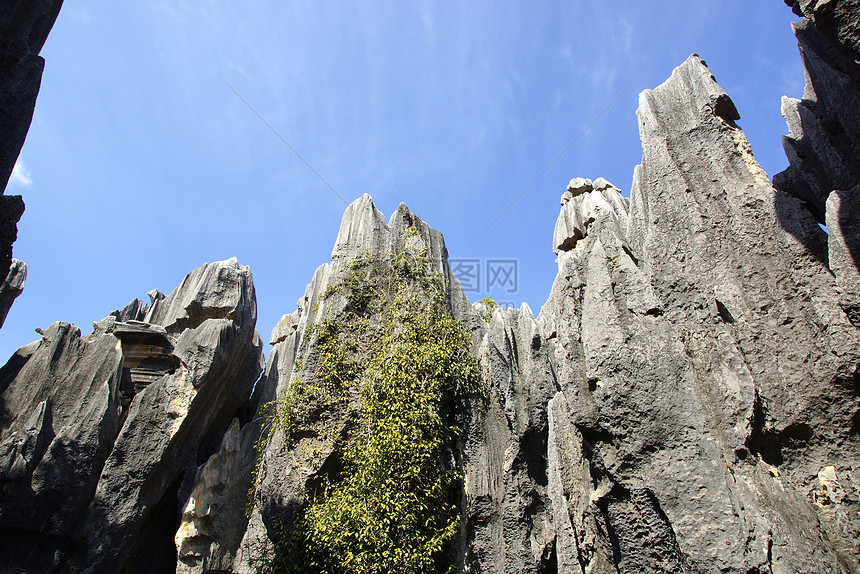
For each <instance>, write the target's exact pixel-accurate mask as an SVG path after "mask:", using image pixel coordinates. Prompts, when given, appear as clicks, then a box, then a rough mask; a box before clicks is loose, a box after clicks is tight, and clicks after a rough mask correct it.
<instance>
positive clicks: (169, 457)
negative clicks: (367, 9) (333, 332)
mask: <svg viewBox="0 0 860 574" xmlns="http://www.w3.org/2000/svg"><path fill="white" fill-rule="evenodd" d="M788 4H789V5H791V6H792V8H793V9H794V10H795V12H796V13H797V14H798V15H803V16H804V17H805V19H804V21H803V22H801V23H799V24H796V25H795V27H794V28H795V33H796V35H797V38H798V42H799V47H800V52H801V56H802V58H803V63H804V66H805V68H806V73H807V82H806V91H805V94H804V98H803V99H801V100H793V99H788V98H786V99H784V100H783V104H782V109H783V114H784V116H785V118H786V122H787V124H788V132H789V134H788V135H787V136H785V138H784V146H785V149H786V153H787V154H788V157H789V160H790V166H789V168H788V169H787V170H786V171H784V172H782V173H780V174H777V175H776V176H774V178H773V180H772V181H771V179H770V178H769V177H768V175H767V174H766V173H765V172H764V171H763V170H762V168H761V167H760V166H759V164H758V163H757V162H756V160H755V157H754V156H753V153H752V150H751V149H750V145H749V142H748V141H747V139H746V137H745V135H744V133H743V131H742V130H741V129H740V128H739V127H738V125H737V124H736V122H737V121H738V120H739V119H740V114H739V112H738V110H737V109H736V108H735V105H734V104H733V102H732V100H731V99H730V97H729V95H728V94H727V93H726V92H725V91H723V89H722V88H721V87H720V86H719V84H718V83H717V81H716V79H715V78H714V76H713V75H712V72H711V71H710V70H709V69H708V67H707V65H706V64H705V62H704V61H703V60H702V59H701V58H699V57H698V56H697V55H692V56H690V58H688V59H687V61H685V62H684V63H683V64H681V65H680V66H679V67H678V68H676V69H675V70H674V71H673V73H672V75H671V77H670V78H669V79H668V80H667V81H666V82H665V83H663V84H662V85H660V86H658V87H656V88H655V89H653V90H646V91H645V92H643V93H642V94H640V97H639V108H638V111H637V116H638V121H639V131H640V137H641V140H642V149H643V155H642V162H641V164H640V165H638V166H636V168H635V170H634V172H633V183H632V187H631V189H630V193H629V199H628V198H627V197H625V196H624V195H622V192H621V190H619V189H618V188H617V187H615V186H614V185H613V184H611V183H609V182H608V181H606V180H605V179H603V178H597V179H594V180H593V181H592V180H590V179H585V178H575V179H573V180H572V181H571V182H570V184H569V186H568V188H567V190H566V191H564V193H563V195H562V196H561V209H560V213H559V217H558V221H557V223H556V226H555V230H554V232H553V233H552V249H553V251H554V252H555V253H556V255H557V261H558V275H557V277H556V279H555V282H554V283H553V285H552V287H551V290H550V291H549V297H548V299H547V301H546V303H545V305H544V306H543V308H541V309H540V312H539V313H538V314H537V315H535V313H534V312H533V311H532V310H531V309H530V308H529V307H528V306H527V305H525V304H523V305H522V306H521V307H520V308H519V309H507V310H503V309H501V308H499V307H498V306H494V305H493V304H492V303H491V302H487V301H483V302H479V303H470V302H469V300H468V299H467V298H466V296H465V295H464V293H463V290H462V288H461V286H460V283H459V282H458V281H457V279H456V278H455V277H454V275H453V274H452V272H451V269H450V268H449V266H448V262H447V259H448V251H447V249H446V247H445V242H444V240H443V238H442V235H441V233H440V232H438V231H436V230H435V229H433V228H431V227H430V226H429V225H428V224H427V223H425V222H423V221H422V220H421V219H420V218H419V217H418V216H417V215H416V214H414V213H412V212H411V211H409V209H408V208H406V206H403V205H401V206H400V207H399V208H398V209H397V210H396V211H395V213H394V214H393V215H392V216H391V217H390V218H389V219H388V221H386V219H385V218H384V216H383V215H382V213H380V212H379V210H378V209H377V208H376V207H375V206H374V204H373V201H372V199H371V198H370V196H368V195H364V196H363V197H361V198H359V199H357V200H356V201H355V202H353V203H352V204H351V205H350V206H349V207H348V208H347V210H346V213H345V214H344V216H343V220H342V223H341V227H340V231H339V233H338V236H337V238H336V241H335V246H334V249H333V251H332V257H331V262H330V263H326V264H324V265H322V266H321V267H319V268H318V269H317V271H316V272H315V274H314V276H313V278H312V280H311V282H310V284H309V285H308V287H307V289H306V290H305V293H304V295H303V296H302V297H301V298H300V299H299V301H298V302H297V305H296V308H295V309H294V310H292V312H290V313H288V314H285V315H284V316H283V318H282V319H281V320H280V322H279V323H278V324H277V325H276V326H275V327H274V329H273V331H272V334H271V338H270V344H271V345H272V348H271V352H270V353H269V357H268V360H267V361H265V362H264V357H263V352H262V349H263V345H262V342H261V340H260V337H259V335H258V334H257V331H256V330H255V328H256V302H255V295H254V285H253V281H252V277H251V271H250V269H248V268H247V267H244V266H242V265H239V263H238V262H237V261H236V260H235V259H230V260H228V261H223V262H218V263H212V264H207V265H203V266H202V267H200V268H198V269H196V270H194V271H192V272H191V273H190V274H189V275H188V276H187V277H186V278H185V279H184V280H183V282H182V284H181V285H180V286H179V287H177V288H176V289H174V290H173V291H172V292H171V293H170V294H169V295H166V296H165V295H164V294H162V293H161V292H158V291H155V290H153V291H151V292H150V294H149V296H150V303H148V304H144V303H142V302H141V301H139V300H137V299H135V300H133V301H132V302H131V303H130V304H129V305H128V306H127V307H125V308H124V309H122V310H117V311H114V312H113V313H111V314H110V315H108V316H107V318H105V319H102V320H101V321H98V322H97V323H94V330H93V332H92V334H90V335H86V336H82V335H81V332H80V329H78V328H77V327H75V326H73V325H70V324H68V323H64V322H58V323H54V324H53V325H51V326H50V327H49V328H47V329H46V330H44V332H42V333H41V335H42V336H41V339H40V340H38V341H35V342H33V343H31V344H29V345H26V346H24V347H22V348H21V349H19V350H18V351H17V352H16V353H15V354H14V355H13V357H12V358H11V359H10V360H9V361H8V362H7V363H6V365H5V366H4V367H2V369H0V572H4V573H5V572H31V573H32V572H87V573H91V574H100V573H113V572H123V573H134V572H174V571H175V572H182V573H189V574H190V573H195V574H199V573H212V574H214V573H225V572H235V573H251V572H264V571H272V570H271V569H268V570H267V568H268V567H269V566H271V564H268V565H267V563H266V562H265V557H266V556H268V555H271V552H277V551H278V548H279V546H278V545H279V536H282V534H283V532H284V530H285V529H287V530H289V529H290V528H294V527H297V526H296V525H297V524H299V523H300V519H299V517H300V516H301V513H302V512H303V509H306V508H308V505H309V504H311V503H312V502H313V500H314V499H315V497H319V496H320V495H321V493H322V492H325V490H324V487H323V486H322V485H325V484H328V481H331V480H334V479H335V478H336V477H337V476H338V473H339V472H341V470H342V468H341V466H340V465H342V464H343V462H342V461H343V457H344V452H343V448H344V447H343V442H342V441H343V440H344V438H343V437H345V436H347V435H348V432H349V431H348V429H349V428H351V425H353V426H354V424H355V420H354V417H355V410H354V409H352V407H350V406H349V404H353V405H354V404H355V402H356V401H360V400H362V399H360V397H359V395H358V394H355V393H354V394H353V395H352V396H351V398H350V397H348V399H349V400H347V401H346V402H343V403H338V405H339V406H338V405H336V406H334V407H332V409H331V410H330V411H329V412H325V413H318V415H317V416H319V417H326V420H327V421H328V423H327V424H328V427H327V428H328V431H326V432H321V431H320V430H319V429H320V428H321V427H319V426H314V425H313V424H311V423H308V424H307V425H306V426H305V427H302V426H301V425H299V427H298V430H297V431H296V432H293V433H292V434H291V436H290V438H289V440H287V437H286V436H285V433H287V430H285V428H282V427H277V425H275V423H274V422H273V418H272V412H273V409H274V408H276V407H275V406H274V405H277V404H278V402H279V401H283V400H284V397H286V396H287V394H288V393H289V392H290V389H291V388H293V389H294V388H295V386H296V385H313V384H315V377H317V376H318V373H319V370H318V365H319V364H320V361H321V357H322V356H323V353H324V349H322V345H323V344H324V343H322V342H321V341H323V339H322V338H321V336H320V335H319V331H318V330H317V331H315V330H314V328H313V327H312V326H314V325H319V324H320V323H321V321H322V320H323V319H322V318H323V317H325V316H331V313H333V312H338V311H343V310H344V309H348V308H349V306H350V305H354V304H355V303H354V302H350V301H349V300H347V299H346V298H345V295H344V293H345V292H344V291H343V289H342V285H343V282H344V281H345V277H347V276H348V275H349V273H350V270H352V269H354V268H355V265H356V264H355V262H356V261H358V260H360V259H362V258H366V257H372V258H376V259H379V260H382V261H384V262H386V263H385V264H386V265H389V266H394V267H396V266H397V265H400V263H398V260H396V258H397V257H399V255H398V254H401V253H404V252H405V253H420V254H422V256H423V257H426V259H425V260H424V261H426V267H427V269H429V271H430V272H432V273H434V276H436V277H441V278H442V279H443V283H442V284H443V285H444V286H445V287H444V293H443V294H442V295H443V299H444V304H445V307H446V309H447V312H448V313H450V314H451V315H452V316H453V317H454V318H456V319H457V320H458V321H460V322H461V324H462V325H464V326H465V328H466V329H467V331H468V333H470V335H471V349H470V352H471V356H473V357H474V359H475V360H476V361H477V364H478V365H479V367H480V371H481V373H482V381H483V382H482V385H483V386H482V390H481V391H480V392H471V393H467V394H465V395H463V396H462V397H460V399H459V400H458V401H457V403H456V404H455V405H454V406H453V415H452V417H453V419H454V420H456V423H457V424H456V430H457V433H458V434H457V436H456V440H454V441H453V443H452V445H450V447H449V448H447V450H445V453H446V454H445V456H444V457H442V458H444V460H441V461H440V462H439V464H445V465H448V466H450V467H451V468H454V469H456V470H457V473H459V474H456V476H457V477H459V478H458V479H457V480H453V481H451V482H450V483H448V484H449V486H448V489H449V491H448V492H445V493H443V497H446V500H450V501H453V504H454V505H455V506H456V508H457V510H458V513H459V519H458V520H459V523H458V524H459V525H458V527H457V528H456V532H455V533H454V534H453V535H452V536H451V537H449V538H448V539H447V541H446V543H445V546H444V548H443V549H442V550H441V551H440V552H439V554H438V565H439V571H445V570H446V569H447V568H449V567H450V568H453V571H454V572H462V573H479V572H482V573H511V574H513V573H535V574H539V573H543V574H555V573H577V574H579V573H583V574H610V573H611V574H628V573H630V574H634V573H651V572H654V573H657V572H661V573H662V572H665V573H690V574H692V573H712V572H723V573H737V574H753V573H758V574H764V573H772V574H775V573H782V574H789V573H791V574H801V573H808V574H821V573H831V572H832V573H841V574H848V573H860V330H858V329H860V271H858V269H860V219H858V215H860V113H858V112H860V33H858V26H860V7H858V3H857V2H854V1H831V2H815V1H812V0H809V1H804V0H801V1H795V2H788ZM0 15H2V11H0ZM55 15H56V14H54V16H55ZM32 50H33V48H31V52H32ZM3 89H5V88H3ZM3 93H6V92H3ZM4 105H5V104H4ZM4 111H5V110H4ZM0 119H2V118H0ZM822 225H824V226H826V229H827V231H825V230H824V229H823V228H822ZM549 236H550V229H549V228H547V238H548V239H549ZM548 248H549V246H548ZM0 263H2V261H0ZM13 269H14V267H13ZM10 276H11V274H10ZM22 281H23V279H21V280H20V281H19V282H18V283H20V282H22ZM16 284H17V283H16ZM4 288H6V287H4ZM9 288H12V287H9ZM3 296H4V291H2V290H0V306H2V304H3V301H4V300H3V299H2V297H3ZM10 302H11V299H10ZM7 307H8V306H7ZM285 311H290V309H285ZM315 365H316V367H315ZM350 401H351V403H350ZM351 409H352V410H351ZM267 553H269V554H267ZM292 566H293V570H289V571H302V570H301V565H298V567H299V569H298V570H295V568H296V566H297V565H295V564H294V565H292ZM275 571H276V569H275ZM308 571H311V570H308Z"/></svg>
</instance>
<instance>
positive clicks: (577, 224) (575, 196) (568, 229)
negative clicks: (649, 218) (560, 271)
mask: <svg viewBox="0 0 860 574" xmlns="http://www.w3.org/2000/svg"><path fill="white" fill-rule="evenodd" d="M601 216H605V217H611V218H613V219H614V220H615V221H616V222H620V223H622V228H626V226H627V200H626V199H625V198H624V197H623V196H622V195H621V191H620V190H619V189H618V188H617V187H615V186H614V185H612V184H611V183H609V182H608V181H606V180H605V179H603V178H602V177H599V178H597V179H596V180H594V181H593V182H592V181H591V180H590V179H585V178H582V177H577V178H574V179H572V180H570V183H569V184H568V186H567V191H565V192H564V194H562V196H561V212H560V213H559V215H558V220H557V221H556V224H555V232H554V233H553V241H552V243H553V252H555V253H556V254H558V253H559V252H562V251H570V250H571V249H573V248H574V247H576V245H577V242H579V241H580V240H582V239H583V238H585V236H586V235H587V234H588V229H589V227H590V226H591V224H592V223H594V221H595V220H596V219H597V218H598V217H601Z"/></svg>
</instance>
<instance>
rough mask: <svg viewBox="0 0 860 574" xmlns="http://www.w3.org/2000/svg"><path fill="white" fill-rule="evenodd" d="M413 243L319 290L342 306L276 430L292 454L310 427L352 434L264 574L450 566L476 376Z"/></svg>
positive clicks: (325, 323)
mask: <svg viewBox="0 0 860 574" xmlns="http://www.w3.org/2000/svg"><path fill="white" fill-rule="evenodd" d="M410 231H411V230H410ZM413 237H417V238H418V239H417V240H415V241H414V242H413V241H412V238H413ZM418 240H420V234H418V232H417V230H415V231H414V232H413V233H411V234H410V233H407V244H406V247H405V248H404V249H403V250H401V251H400V252H399V253H397V254H393V255H392V256H391V257H388V258H386V259H385V260H382V261H380V260H376V259H373V258H372V257H371V256H370V255H369V254H365V255H363V256H362V257H360V258H358V259H356V260H355V261H353V262H352V263H351V264H350V265H349V267H348V268H347V270H346V273H345V274H344V276H343V277H341V279H340V281H339V283H338V284H337V286H335V287H333V288H330V289H329V290H327V291H326V293H325V294H324V298H325V299H332V298H333V297H335V296H336V295H340V296H343V297H344V298H345V300H346V307H345V308H344V309H343V311H341V312H339V313H337V314H336V315H333V314H331V311H329V313H330V314H329V315H327V316H325V317H324V318H323V319H322V320H321V321H319V322H318V323H316V324H315V325H314V326H312V327H311V328H309V330H308V331H307V333H306V337H307V338H306V340H308V341H310V340H311V338H315V342H316V348H317V350H318V355H319V356H318V360H317V361H316V364H315V365H313V366H312V368H313V377H312V378H313V382H311V381H301V382H299V381H294V383H293V384H292V385H291V386H290V390H289V392H288V393H287V394H286V396H284V397H281V399H280V400H279V401H278V403H277V405H276V406H275V409H274V411H275V413H276V414H275V416H274V418H273V428H275V427H277V428H280V429H281V430H282V431H283V435H284V437H285V441H286V446H287V447H290V448H292V447H293V446H295V445H296V440H297V437H299V436H301V434H302V431H303V430H304V429H307V428H308V427H313V426H314V425H317V426H319V424H320V421H325V419H326V416H333V415H331V413H332V412H335V411H338V410H339V411H340V412H346V413H348V417H347V419H348V420H349V421H350V423H349V424H348V425H347V426H346V429H345V431H344V432H343V433H342V434H341V435H339V436H338V437H330V438H332V440H337V441H338V442H337V447H336V448H337V449H338V452H339V455H340V459H341V461H342V469H341V471H340V472H339V473H338V475H337V476H330V477H328V479H327V480H324V481H323V486H322V487H321V488H320V489H319V490H318V491H317V492H315V493H312V494H311V497H310V500H309V503H308V505H307V506H306V507H305V508H304V509H303V510H302V511H301V512H300V513H299V515H298V516H297V517H296V522H295V525H294V526H293V527H292V528H288V529H282V532H281V536H280V539H279V540H278V541H277V543H276V545H275V548H274V549H273V552H272V553H271V554H270V558H269V559H267V560H266V561H265V562H266V566H265V568H261V570H265V571H271V572H319V573H323V572H326V573H356V574H365V573H366V574H370V573H409V574H418V573H431V572H438V571H440V570H441V569H443V566H442V560H441V555H442V553H443V550H444V547H445V545H446V543H448V542H449V541H450V540H451V539H452V537H453V536H454V534H455V533H456V532H457V530H458V528H459V523H460V516H459V511H458V509H457V507H456V505H455V503H454V501H453V500H452V491H453V485H454V484H455V483H456V481H458V480H460V473H459V470H458V468H457V465H456V463H455V460H454V455H453V452H452V445H453V442H454V441H455V440H456V438H457V435H458V434H459V429H457V428H456V426H455V425H454V417H453V410H454V407H455V406H456V403H457V401H458V400H459V399H460V398H461V397H462V396H463V395H464V394H465V393H475V392H480V390H481V372H480V368H479V366H478V363H477V361H476V360H475V358H474V357H473V356H472V355H471V352H470V349H471V336H470V334H469V332H468V330H467V329H466V328H465V327H464V326H463V325H462V324H461V323H460V322H458V321H457V320H455V319H454V318H453V317H452V316H451V314H450V311H449V309H448V306H447V304H446V300H445V293H446V291H445V285H444V282H443V279H442V277H441V275H440V274H438V273H432V272H431V271H430V262H429V261H428V258H427V255H426V249H414V248H413V247H414V243H417V242H418ZM334 307H335V308H337V306H334ZM327 308H329V309H331V308H332V306H328V307H327ZM350 397H352V400H350ZM329 428H331V425H329ZM269 436H271V434H270V435H269Z"/></svg>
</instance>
